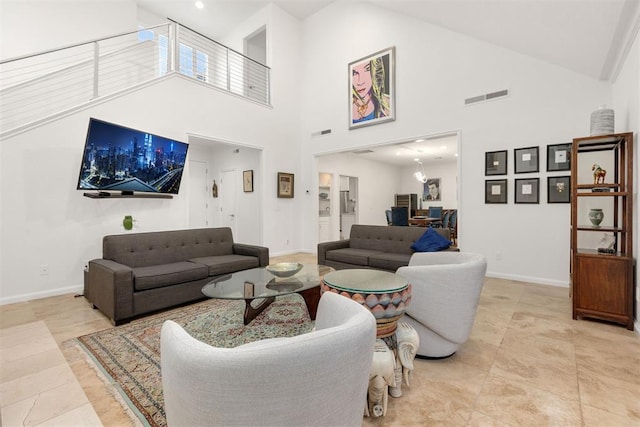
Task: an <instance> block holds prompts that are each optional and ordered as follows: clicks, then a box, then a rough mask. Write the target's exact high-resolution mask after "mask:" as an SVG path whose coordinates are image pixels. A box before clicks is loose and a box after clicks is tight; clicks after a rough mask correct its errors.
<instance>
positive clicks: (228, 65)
mask: <svg viewBox="0 0 640 427" xmlns="http://www.w3.org/2000/svg"><path fill="white" fill-rule="evenodd" d="M224 51H225V53H226V54H227V91H229V92H231V64H230V63H229V49H228V48H226V47H225V50H224Z"/></svg>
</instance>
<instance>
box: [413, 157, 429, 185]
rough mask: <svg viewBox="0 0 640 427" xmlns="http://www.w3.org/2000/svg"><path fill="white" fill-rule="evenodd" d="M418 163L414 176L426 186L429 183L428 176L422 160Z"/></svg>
mask: <svg viewBox="0 0 640 427" xmlns="http://www.w3.org/2000/svg"><path fill="white" fill-rule="evenodd" d="M416 162H418V163H417V164H416V172H415V173H414V174H413V176H415V177H416V179H417V180H418V181H420V182H421V183H423V184H424V183H425V182H427V176H426V175H425V174H424V165H423V164H422V162H421V161H420V160H416Z"/></svg>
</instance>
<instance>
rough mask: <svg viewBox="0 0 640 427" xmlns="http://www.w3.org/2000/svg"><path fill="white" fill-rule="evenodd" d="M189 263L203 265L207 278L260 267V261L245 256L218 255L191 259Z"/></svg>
mask: <svg viewBox="0 0 640 427" xmlns="http://www.w3.org/2000/svg"><path fill="white" fill-rule="evenodd" d="M189 261H191V262H195V263H198V264H203V265H205V266H207V268H208V269H209V276H219V275H221V274H228V273H235V272H236V271H240V270H247V269H249V268H256V267H260V260H259V259H258V258H256V257H254V256H246V255H218V256H207V257H200V258H192V259H190V260H189Z"/></svg>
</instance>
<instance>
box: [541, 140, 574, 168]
mask: <svg viewBox="0 0 640 427" xmlns="http://www.w3.org/2000/svg"><path fill="white" fill-rule="evenodd" d="M572 145H573V144H572V143H571V142H568V143H565V144H551V145H547V172H560V171H569V170H571V147H572Z"/></svg>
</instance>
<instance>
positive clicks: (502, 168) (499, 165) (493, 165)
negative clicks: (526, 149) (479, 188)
mask: <svg viewBox="0 0 640 427" xmlns="http://www.w3.org/2000/svg"><path fill="white" fill-rule="evenodd" d="M484 174H485V176H490V175H506V174H507V150H502V151H489V152H486V153H485V154H484Z"/></svg>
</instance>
